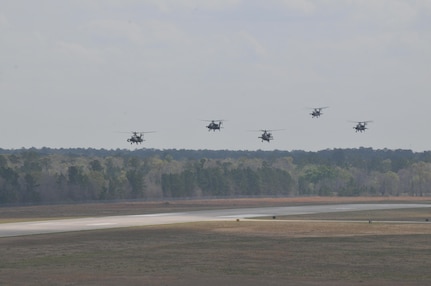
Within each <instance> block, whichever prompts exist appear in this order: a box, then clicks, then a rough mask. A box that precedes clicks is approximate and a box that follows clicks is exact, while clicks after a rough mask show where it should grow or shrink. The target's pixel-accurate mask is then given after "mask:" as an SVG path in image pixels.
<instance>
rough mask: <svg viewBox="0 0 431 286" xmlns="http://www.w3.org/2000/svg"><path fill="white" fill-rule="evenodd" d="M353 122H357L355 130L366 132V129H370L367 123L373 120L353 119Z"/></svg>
mask: <svg viewBox="0 0 431 286" xmlns="http://www.w3.org/2000/svg"><path fill="white" fill-rule="evenodd" d="M352 122H356V126H354V127H353V129H355V132H365V130H366V129H368V128H367V124H368V123H370V122H373V121H371V120H369V121H352Z"/></svg>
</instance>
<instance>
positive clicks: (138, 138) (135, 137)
mask: <svg viewBox="0 0 431 286" xmlns="http://www.w3.org/2000/svg"><path fill="white" fill-rule="evenodd" d="M154 132H155V131H142V132H136V131H133V132H132V136H131V137H130V138H127V142H129V143H130V144H133V143H135V144H141V143H142V142H144V141H145V139H144V133H154Z"/></svg>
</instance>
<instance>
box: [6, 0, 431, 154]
mask: <svg viewBox="0 0 431 286" xmlns="http://www.w3.org/2000/svg"><path fill="white" fill-rule="evenodd" d="M0 98H1V104H0V138H1V139H0V148H7V149H9V148H11V149H19V148H22V147H25V148H30V147H36V148H40V147H44V146H45V147H52V148H69V147H83V148H106V149H116V148H121V149H123V148H127V149H128V148H130V149H134V148H136V145H134V146H130V144H129V143H127V142H126V139H127V137H128V136H129V134H126V133H119V132H120V131H125V132H128V131H134V130H136V131H152V130H155V131H157V133H152V134H146V135H145V137H146V142H144V144H143V145H140V146H138V148H142V147H147V148H157V149H169V148H176V149H182V148H185V149H216V150H218V149H231V150H256V149H262V150H273V149H278V150H311V151H316V150H322V149H332V148H358V147H372V148H375V149H383V148H388V149H399V148H401V149H412V150H414V151H423V150H431V132H430V131H431V129H430V127H429V125H430V124H429V123H430V122H431V113H430V110H431V1H428V0H423V1H420V0H411V1H408V0H403V1H401V0H400V1H398V0H369V1H368V0H362V1H359V0H358V1H347V0H340V1H335V0H316V1H313V0H304V1H300V0H290V1H289V0H265V1H263V0H261V1H258V0H205V1H203V0H184V1H180V0H148V1H145V0H136V1H133V0H118V1H116V0H100V1H99V0H73V1H72V0H71V1H66V0H65V1H58V0H46V1H43V0H40V1H31V0H28V1H24V0H0ZM320 106H329V108H328V109H325V110H324V115H323V116H322V117H320V118H319V119H316V118H314V119H312V118H311V116H310V115H309V113H310V112H311V109H309V108H310V107H320ZM203 119H225V120H226V122H225V125H224V128H223V129H222V131H221V132H218V131H217V132H208V131H207V130H206V128H205V125H206V124H207V122H204V121H202V120H203ZM364 120H373V122H372V123H370V124H369V128H370V129H369V130H367V132H365V133H355V131H354V130H353V125H354V123H352V122H349V121H364ZM259 129H284V130H282V131H278V132H274V138H275V140H274V141H272V142H271V143H269V144H268V143H267V142H263V143H262V142H261V141H260V139H258V138H257V137H258V136H259V135H260V133H259V132H252V131H249V130H259Z"/></svg>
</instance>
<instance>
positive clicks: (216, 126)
mask: <svg viewBox="0 0 431 286" xmlns="http://www.w3.org/2000/svg"><path fill="white" fill-rule="evenodd" d="M203 121H208V122H210V123H209V124H208V125H207V126H205V127H206V128H208V131H211V130H212V131H216V130H218V131H220V129H221V128H222V127H221V125H222V123H223V121H224V120H203ZM216 121H218V123H216Z"/></svg>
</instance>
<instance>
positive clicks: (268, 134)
mask: <svg viewBox="0 0 431 286" xmlns="http://www.w3.org/2000/svg"><path fill="white" fill-rule="evenodd" d="M279 130H283V129H275V130H266V129H262V130H256V131H260V132H263V133H262V135H260V136H259V137H257V138H259V139H262V142H263V141H266V142H268V143H269V142H270V141H271V140H274V137H273V136H272V132H273V131H279Z"/></svg>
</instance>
